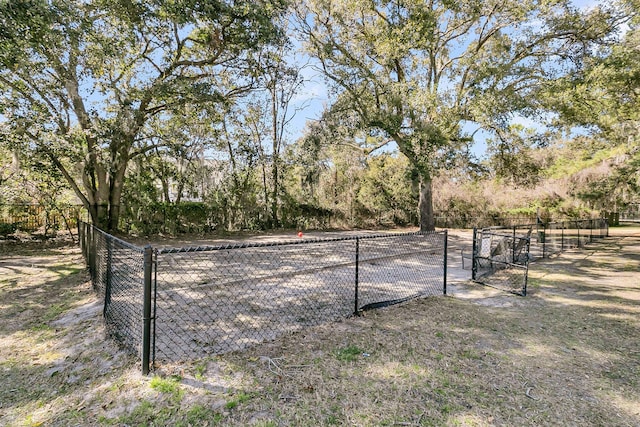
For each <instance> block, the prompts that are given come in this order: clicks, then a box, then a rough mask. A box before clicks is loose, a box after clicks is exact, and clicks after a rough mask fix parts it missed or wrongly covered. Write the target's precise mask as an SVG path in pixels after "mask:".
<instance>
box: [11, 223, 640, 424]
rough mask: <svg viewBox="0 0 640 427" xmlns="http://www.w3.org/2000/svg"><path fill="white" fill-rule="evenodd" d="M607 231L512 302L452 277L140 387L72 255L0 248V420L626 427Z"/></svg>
mask: <svg viewBox="0 0 640 427" xmlns="http://www.w3.org/2000/svg"><path fill="white" fill-rule="evenodd" d="M463 234H464V233H463ZM610 234H611V237H609V238H607V239H604V240H601V241H597V242H594V243H593V244H591V245H589V246H588V247H586V248H584V249H580V250H570V251H567V252H565V253H563V254H560V255H557V256H554V257H553V258H551V259H545V260H538V261H536V262H535V263H532V264H531V267H530V276H529V277H530V280H529V286H528V291H529V293H528V296H527V297H519V296H515V295H511V294H506V293H504V292H501V291H498V290H496V289H493V288H488V287H485V286H481V285H477V284H473V283H470V282H468V281H466V280H465V277H464V276H463V274H466V273H465V272H464V271H461V272H458V273H459V274H460V277H455V278H454V280H451V283H450V288H449V290H450V292H449V296H447V297H430V298H426V299H421V300H417V301H413V302H410V303H407V304H404V305H401V306H395V307H390V308H386V309H380V310H374V311H371V312H368V313H367V314H366V315H365V316H362V317H358V318H351V319H345V320H343V321H340V322H336V323H331V324H325V325H321V326H318V327H314V328H310V329H308V330H305V331H302V332H297V333H294V334H291V335H288V336H285V337H283V338H279V339H277V340H275V341H272V342H269V343H265V344H263V345H259V346H256V347H254V348H252V349H249V350H247V351H244V352H238V353H229V354H225V355H220V356H215V357H210V358H207V359H202V360H198V361H194V362H193V363H190V364H184V365H179V366H178V365H176V366H160V367H158V369H157V370H156V371H155V372H153V374H152V375H150V376H147V377H145V376H142V375H141V374H140V372H139V370H140V363H139V361H137V360H136V359H135V358H132V357H131V356H129V355H127V354H126V353H124V352H122V351H121V350H119V349H118V347H117V346H116V345H115V344H114V343H113V342H112V341H110V340H105V339H104V326H103V324H102V320H101V310H102V307H101V304H100V302H99V301H96V299H95V297H94V295H93V292H92V291H91V287H90V284H89V283H88V280H87V279H88V276H87V273H86V271H85V269H84V264H83V261H82V259H81V256H80V253H79V250H78V249H76V248H75V247H69V246H62V247H55V245H54V246H53V247H43V246H37V245H36V246H35V247H34V246H33V245H31V246H29V245H27V246H13V247H11V248H7V247H3V249H2V250H1V251H0V384H2V387H0V425H8V426H14V425H15V426H40V425H42V426H49V425H53V426H67V425H68V426H76V425H89V426H91V425H118V426H125V425H145V426H146V425H156V426H159V425H182V426H188V425H193V426H196V425H210V426H211V425H230V426H231V425H234V426H236V425H256V426H298V425H302V426H315V425H354V426H378V425H390V426H391V425H402V426H413V425H470V426H471V425H475V426H485V425H486V426H488V425H575V426H583V425H613V426H637V425H640V394H639V393H638V390H639V389H640V382H639V379H640V342H639V341H638V339H637V337H638V336H639V335H640V228H631V227H622V228H612V229H611V230H610ZM464 244H465V242H464V239H463V238H461V240H460V241H459V245H460V246H462V245H464ZM455 249H458V248H455ZM452 253H453V254H455V251H453V252H452ZM456 258H457V255H450V259H451V260H452V262H455V259H456Z"/></svg>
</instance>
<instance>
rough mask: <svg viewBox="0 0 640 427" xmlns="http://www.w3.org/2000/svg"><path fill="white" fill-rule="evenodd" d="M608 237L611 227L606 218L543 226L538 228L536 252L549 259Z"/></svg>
mask: <svg viewBox="0 0 640 427" xmlns="http://www.w3.org/2000/svg"><path fill="white" fill-rule="evenodd" d="M608 235H609V225H608V222H607V220H606V219H605V218H598V219H584V220H576V221H562V222H551V223H547V224H541V225H538V227H537V233H536V239H535V242H534V246H535V250H536V251H535V252H536V254H537V255H539V256H541V257H543V258H547V257H549V256H551V255H553V254H556V253H559V252H563V251H566V250H568V249H572V248H581V247H583V246H584V245H586V244H588V243H591V242H593V241H594V240H595V239H601V238H604V237H607V236H608Z"/></svg>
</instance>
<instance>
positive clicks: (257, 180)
mask: <svg viewBox="0 0 640 427" xmlns="http://www.w3.org/2000/svg"><path fill="white" fill-rule="evenodd" d="M253 3H255V2H252V4H253ZM639 6H640V5H638V2H637V0H621V1H617V2H613V3H611V4H609V3H607V4H606V5H602V6H597V7H591V8H582V9H580V8H577V7H575V6H574V5H573V3H571V2H565V1H559V2H558V1H554V2H547V1H524V2H518V5H517V6H516V5H508V6H507V5H503V4H502V3H500V2H491V1H489V2H487V1H478V2H465V5H460V6H455V5H451V4H449V3H448V2H437V1H436V2H427V3H424V2H403V3H402V4H401V3H398V2H394V1H388V2H384V1H382V2H355V3H354V2H351V1H349V2H346V1H341V0H332V1H328V2H320V1H311V0H309V1H307V2H292V3H284V2H280V1H276V0H274V1H271V0H268V1H265V2H264V4H262V6H261V7H260V8H255V7H253V6H250V5H248V4H244V3H238V2H234V3H233V4H231V3H227V2H224V1H220V2H208V6H201V5H199V4H198V2H192V1H188V0H181V1H174V2H170V3H158V4H156V3H154V2H150V3H144V4H142V3H136V2H128V1H122V2H115V3H114V2H102V1H91V2H74V1H71V0H56V1H52V2H44V1H40V0H20V1H6V0H2V1H0V34H2V36H3V37H2V38H1V42H0V189H1V192H0V204H1V205H2V210H3V213H5V214H6V213H7V212H8V211H9V210H11V209H14V210H15V209H16V208H15V205H18V204H39V205H43V206H45V207H46V210H47V212H56V211H61V210H62V208H63V207H65V206H69V205H82V206H83V211H84V212H85V216H86V217H87V218H89V219H91V220H92V221H93V222H94V223H96V224H98V225H100V226H102V227H103V228H107V229H112V230H115V229H121V230H122V231H125V232H130V233H139V234H151V233H170V234H173V233H180V232H205V231H211V230H238V229H271V228H280V227H286V228H323V227H368V228H369V227H378V226H404V225H420V226H421V227H422V228H425V229H428V228H431V227H433V226H434V225H444V224H443V221H442V217H446V218H448V219H449V220H450V219H451V218H454V219H456V218H458V219H462V220H464V221H463V222H464V224H467V225H472V223H468V222H467V221H466V220H467V219H469V218H492V217H503V216H509V215H510V216H515V217H518V216H522V217H526V218H531V217H533V218H535V215H536V214H541V215H542V216H544V217H547V218H550V217H564V216H570V217H577V216H589V215H598V214H600V213H601V211H603V210H604V211H611V210H616V211H620V210H627V209H631V210H636V211H637V209H638V203H639V202H640V173H639V168H638V166H639V165H640V151H639V148H638V147H639V146H640V144H639V142H640V135H639V133H640V121H639V117H638V114H639V113H638V111H640V110H639V109H638V95H639V94H640V67H639V66H638V64H640V48H639V46H640V39H639V37H640V32H639V31H638V23H639V20H638V19H639V18H638V12H637V11H638V10H640V7H639ZM356 12H357V13H356ZM345 16H351V17H353V16H359V17H360V18H358V19H356V18H353V19H351V18H350V19H351V20H350V19H347V18H345ZM532 23H533V24H532ZM116 28H118V29H119V30H118V31H116V30H115V29H116ZM300 58H304V60H301V59H300ZM309 69H314V70H315V72H316V73H318V74H320V75H323V76H324V77H325V78H326V87H327V88H328V89H329V91H330V96H329V101H328V102H327V104H326V105H325V108H324V112H323V113H322V115H321V117H320V118H319V119H318V120H312V121H309V122H308V123H307V126H306V128H305V130H304V131H303V132H302V134H301V135H295V134H292V133H291V130H292V129H294V127H293V124H294V121H295V120H298V121H299V119H300V114H304V108H305V106H306V104H305V102H303V101H300V99H308V98H309V97H310V96H311V95H310V93H309V91H310V90H311V89H310V83H309V82H308V76H309ZM296 116H297V118H296ZM481 136H482V137H481ZM478 141H481V142H482V141H484V142H485V143H486V146H487V149H486V152H482V151H478V150H477V149H474V148H473V147H474V144H477V143H478ZM449 224H450V223H449ZM57 227H61V226H57ZM4 228H6V230H5V229H4ZM4 228H3V230H2V231H3V233H4V234H8V233H10V232H11V231H12V230H10V229H9V226H4Z"/></svg>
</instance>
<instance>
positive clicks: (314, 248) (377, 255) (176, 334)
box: [79, 223, 447, 373]
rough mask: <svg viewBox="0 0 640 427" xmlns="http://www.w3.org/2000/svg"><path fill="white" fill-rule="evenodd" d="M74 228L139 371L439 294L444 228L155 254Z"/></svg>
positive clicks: (116, 331) (112, 325)
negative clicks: (137, 360)
mask: <svg viewBox="0 0 640 427" xmlns="http://www.w3.org/2000/svg"><path fill="white" fill-rule="evenodd" d="M79 231H80V233H79V234H80V242H81V247H82V251H83V254H84V255H85V258H86V259H87V263H88V265H89V270H90V272H91V278H92V282H93V286H94V289H95V290H96V292H97V293H98V295H100V296H101V297H103V298H104V301H105V306H104V307H105V308H104V310H105V322H106V324H107V331H108V332H109V334H110V335H111V336H113V337H114V338H116V339H117V340H118V341H119V342H121V343H122V344H123V345H124V346H125V347H127V348H129V349H130V350H132V351H134V352H136V353H138V354H139V355H140V356H141V358H142V366H143V372H144V373H147V372H148V371H149V366H150V365H153V364H154V363H156V362H176V361H181V360H187V359H197V358H201V357H205V356H207V355H211V354H218V353H223V352H228V351H233V350H241V349H243V348H245V347H247V346H251V345H255V344H257V343H260V342H264V341H268V340H273V339H275V338H277V337H278V336H280V335H282V334H284V333H287V332H291V331H296V330H300V329H302V328H305V327H309V326H312V325H318V324H321V323H326V322H331V321H334V320H337V319H340V318H344V317H348V316H351V315H353V314H357V313H359V312H360V311H363V310H368V309H373V308H378V307H383V306H387V305H391V304H397V303H400V302H403V301H407V300H409V299H412V298H416V297H420V296H428V295H441V294H445V293H446V251H447V233H446V231H445V232H432V233H404V234H381V235H375V236H358V237H346V238H339V239H316V240H307V239H305V240H296V241H292V242H281V243H259V244H255V243H247V244H236V245H224V246H206V247H186V248H158V249H152V248H151V247H146V248H139V247H136V246H134V245H130V244H128V243H126V242H124V241H122V240H120V239H117V238H115V237H113V236H110V235H108V234H106V233H104V232H102V231H100V230H98V229H97V228H95V227H93V226H90V225H88V224H85V223H81V224H80V226H79Z"/></svg>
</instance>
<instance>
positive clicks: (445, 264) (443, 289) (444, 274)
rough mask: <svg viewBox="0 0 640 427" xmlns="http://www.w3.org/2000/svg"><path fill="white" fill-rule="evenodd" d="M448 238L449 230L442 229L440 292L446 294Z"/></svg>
mask: <svg viewBox="0 0 640 427" xmlns="http://www.w3.org/2000/svg"><path fill="white" fill-rule="evenodd" d="M448 240H449V230H444V251H443V252H444V254H443V262H444V263H443V274H442V294H443V295H446V294H447V243H448Z"/></svg>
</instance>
